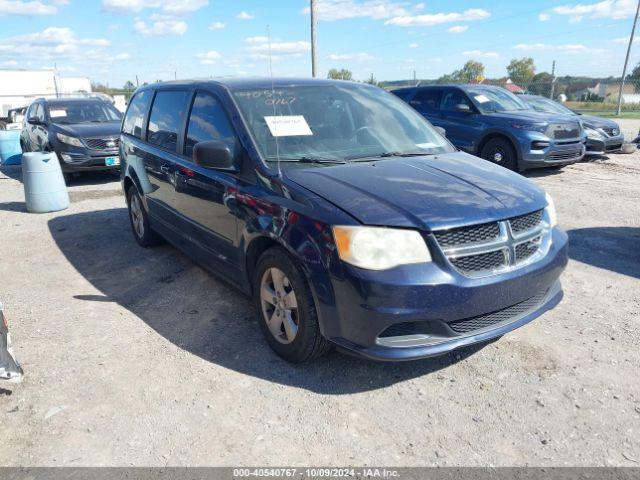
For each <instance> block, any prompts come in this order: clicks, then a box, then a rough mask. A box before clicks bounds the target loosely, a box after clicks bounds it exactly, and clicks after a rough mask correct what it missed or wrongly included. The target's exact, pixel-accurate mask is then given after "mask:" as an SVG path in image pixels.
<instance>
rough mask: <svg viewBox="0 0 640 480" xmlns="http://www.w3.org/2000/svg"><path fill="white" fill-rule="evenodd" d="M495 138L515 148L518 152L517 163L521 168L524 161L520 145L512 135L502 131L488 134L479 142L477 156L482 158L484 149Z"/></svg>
mask: <svg viewBox="0 0 640 480" xmlns="http://www.w3.org/2000/svg"><path fill="white" fill-rule="evenodd" d="M494 138H502V139H504V140H506V141H508V142H509V144H510V145H511V146H512V147H513V149H514V150H515V152H516V161H517V163H518V166H520V162H521V160H522V148H521V147H520V143H519V142H518V141H517V140H516V139H515V138H514V137H513V136H511V135H509V134H508V133H506V132H503V131H500V130H493V131H490V132H487V133H486V134H485V135H484V137H482V139H481V140H480V141H479V142H478V148H477V149H476V156H477V157H480V156H481V155H482V149H483V148H484V146H485V145H486V144H487V142H489V140H493V139H494Z"/></svg>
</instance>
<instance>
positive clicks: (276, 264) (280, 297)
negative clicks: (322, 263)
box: [253, 247, 331, 363]
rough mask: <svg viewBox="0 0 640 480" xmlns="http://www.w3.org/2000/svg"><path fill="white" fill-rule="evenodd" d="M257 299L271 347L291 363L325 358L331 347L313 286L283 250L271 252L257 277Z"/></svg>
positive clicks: (264, 260)
mask: <svg viewBox="0 0 640 480" xmlns="http://www.w3.org/2000/svg"><path fill="white" fill-rule="evenodd" d="M253 299H254V304H255V308H256V311H257V315H258V322H259V324H260V328H261V329H262V333H263V334H264V336H265V338H266V340H267V343H268V344H269V346H270V347H271V348H272V349H273V350H274V351H275V352H276V353H277V354H278V355H279V356H280V357H282V358H284V359H285V360H287V361H288V362H291V363H302V362H307V361H310V360H313V359H315V358H318V357H320V356H321V355H324V354H325V353H326V352H328V351H329V350H330V349H331V344H330V343H329V342H328V341H327V340H326V339H325V338H324V337H323V336H322V334H321V333H320V327H319V323H318V314H317V312H316V306H315V303H314V301H313V295H312V294H311V289H310V288H309V284H308V283H307V280H306V278H305V276H304V274H303V272H302V270H301V269H300V267H298V266H297V265H296V263H295V261H294V260H293V259H292V258H291V257H290V256H289V254H287V253H286V252H285V251H284V250H283V249H282V248H279V247H273V248H270V249H269V250H267V251H266V252H265V253H264V254H263V255H262V256H261V257H260V260H258V265H257V266H256V268H255V271H254V275H253Z"/></svg>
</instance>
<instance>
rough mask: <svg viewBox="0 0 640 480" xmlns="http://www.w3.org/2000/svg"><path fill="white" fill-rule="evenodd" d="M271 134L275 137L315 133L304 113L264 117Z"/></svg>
mask: <svg viewBox="0 0 640 480" xmlns="http://www.w3.org/2000/svg"><path fill="white" fill-rule="evenodd" d="M264 120H265V122H267V126H268V127H269V131H270V132H271V135H273V136H274V137H294V136H299V135H313V132H312V131H311V129H310V128H309V124H308V123H307V121H306V120H305V119H304V117H303V116H302V115H282V116H277V117H264Z"/></svg>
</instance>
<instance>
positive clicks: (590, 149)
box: [586, 135, 624, 155]
mask: <svg viewBox="0 0 640 480" xmlns="http://www.w3.org/2000/svg"><path fill="white" fill-rule="evenodd" d="M623 143H624V136H623V135H618V136H617V137H605V138H602V139H597V138H587V152H586V155H606V154H607V153H616V152H619V151H620V150H622V144H623Z"/></svg>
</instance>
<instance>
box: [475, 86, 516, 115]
mask: <svg viewBox="0 0 640 480" xmlns="http://www.w3.org/2000/svg"><path fill="white" fill-rule="evenodd" d="M467 93H468V94H469V97H471V100H472V101H473V103H474V104H475V105H476V107H478V108H479V109H480V111H481V112H482V113H493V112H514V111H518V110H529V107H528V106H527V105H526V104H525V103H524V102H523V101H522V100H520V99H519V98H518V97H516V96H515V95H514V94H513V93H511V92H510V91H508V90H506V89H504V88H470V89H468V90H467Z"/></svg>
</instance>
